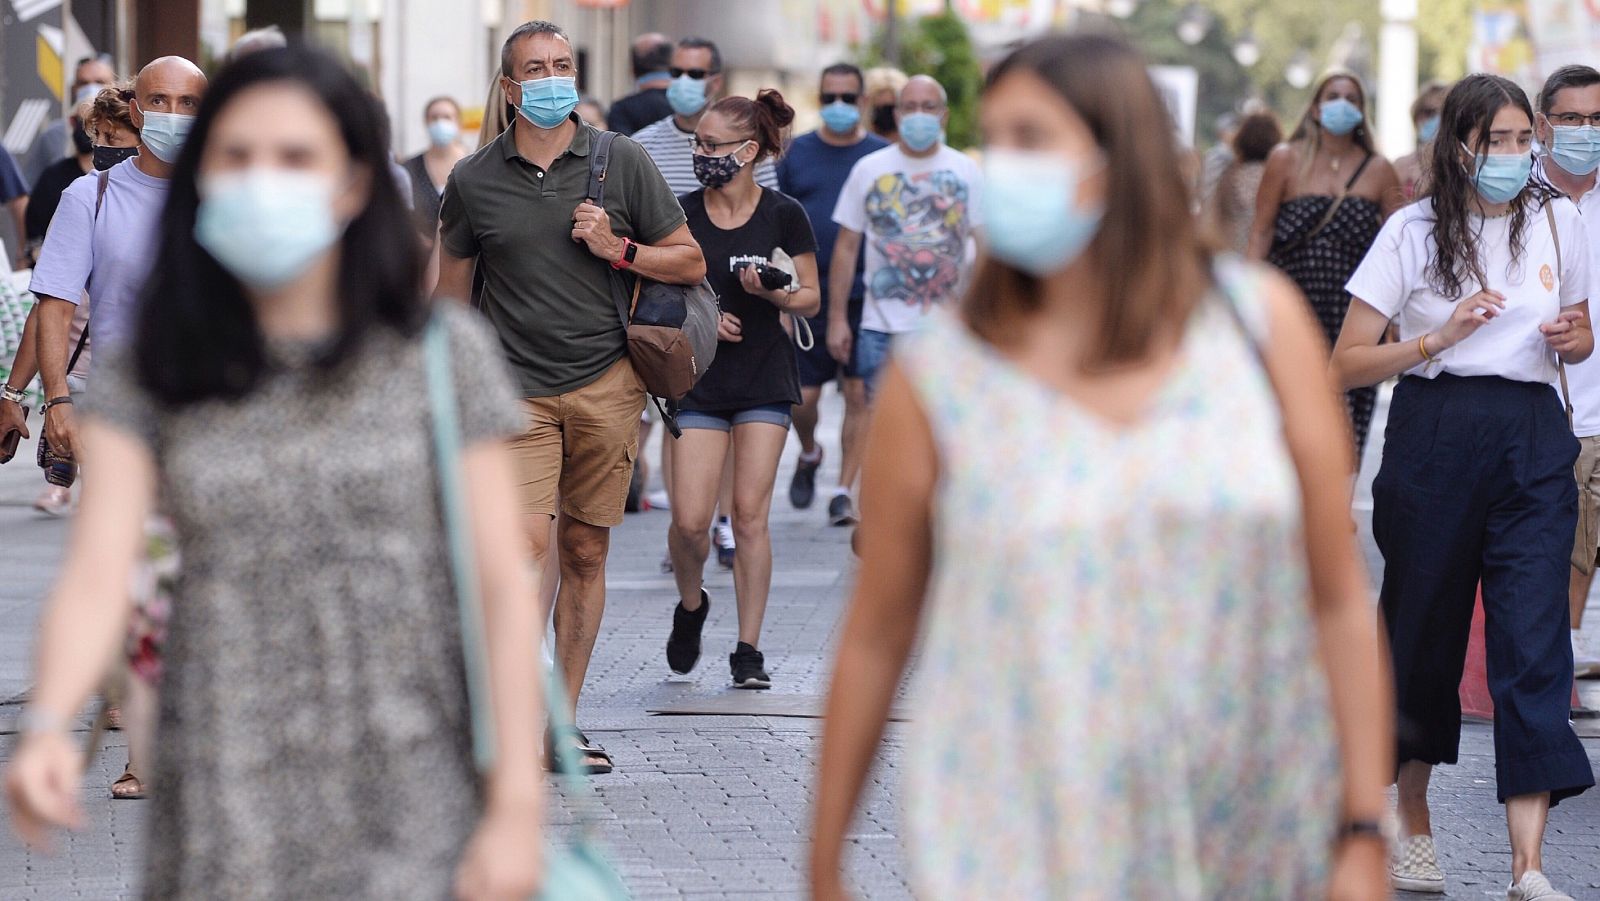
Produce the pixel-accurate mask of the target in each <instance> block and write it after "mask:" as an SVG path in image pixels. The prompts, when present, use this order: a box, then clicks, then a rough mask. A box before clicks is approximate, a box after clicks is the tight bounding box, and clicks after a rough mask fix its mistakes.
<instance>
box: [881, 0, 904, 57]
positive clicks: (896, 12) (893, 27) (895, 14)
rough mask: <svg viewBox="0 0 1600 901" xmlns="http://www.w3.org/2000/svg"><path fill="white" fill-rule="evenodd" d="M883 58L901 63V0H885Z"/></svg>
mask: <svg viewBox="0 0 1600 901" xmlns="http://www.w3.org/2000/svg"><path fill="white" fill-rule="evenodd" d="M883 60H884V62H886V63H888V64H889V65H891V66H898V65H900V0H884V13H883Z"/></svg>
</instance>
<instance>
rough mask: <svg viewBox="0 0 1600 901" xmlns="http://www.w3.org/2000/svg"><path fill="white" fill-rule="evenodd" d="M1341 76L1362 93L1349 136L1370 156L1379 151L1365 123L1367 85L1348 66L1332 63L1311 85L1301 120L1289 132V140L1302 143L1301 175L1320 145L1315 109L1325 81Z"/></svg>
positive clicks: (1308, 170) (1366, 119) (1318, 122)
mask: <svg viewBox="0 0 1600 901" xmlns="http://www.w3.org/2000/svg"><path fill="white" fill-rule="evenodd" d="M1340 78H1343V79H1346V80H1347V81H1349V82H1351V83H1352V84H1354V85H1355V86H1356V94H1358V95H1360V97H1361V103H1360V104H1359V106H1360V107H1361V116H1362V118H1361V124H1360V125H1357V126H1356V130H1355V131H1353V132H1351V133H1350V138H1351V140H1353V141H1355V142H1356V146H1357V147H1360V148H1361V149H1362V150H1365V151H1366V152H1368V153H1370V154H1372V155H1373V156H1377V155H1378V145H1377V144H1376V143H1374V142H1373V140H1372V129H1370V128H1368V127H1367V125H1368V117H1369V116H1371V115H1372V113H1371V111H1370V110H1368V109H1367V105H1368V104H1367V85H1366V83H1365V82H1363V81H1362V80H1361V76H1359V75H1357V74H1356V73H1354V72H1352V71H1350V70H1349V69H1341V68H1337V67H1335V68H1332V69H1329V70H1328V71H1326V72H1324V73H1322V77H1321V78H1319V79H1317V84H1316V86H1315V87H1313V88H1312V89H1311V99H1310V100H1309V101H1307V103H1306V111H1305V112H1303V113H1301V114H1300V124H1299V125H1297V126H1295V129H1294V134H1292V135H1290V136H1289V141H1290V143H1295V144H1300V145H1301V149H1300V173H1299V175H1300V178H1302V179H1303V178H1305V177H1306V176H1307V175H1308V174H1310V172H1311V166H1312V164H1313V163H1314V162H1315V161H1316V157H1317V151H1318V150H1320V149H1321V148H1322V135H1323V130H1322V120H1321V119H1320V118H1318V110H1319V109H1320V108H1321V106H1322V103H1321V102H1320V101H1319V98H1320V97H1322V91H1323V89H1324V88H1326V87H1327V86H1328V82H1330V81H1335V80H1337V79H1340Z"/></svg>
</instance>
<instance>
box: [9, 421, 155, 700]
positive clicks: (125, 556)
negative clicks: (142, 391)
mask: <svg viewBox="0 0 1600 901" xmlns="http://www.w3.org/2000/svg"><path fill="white" fill-rule="evenodd" d="M83 439H84V441H83V443H84V449H85V451H86V454H85V455H86V456H87V457H88V458H89V461H90V465H92V466H93V467H94V468H95V469H97V470H99V471H100V472H102V473H116V477H115V478H89V479H85V480H84V483H83V499H82V501H81V504H82V509H81V510H79V511H78V515H77V516H75V517H73V520H72V538H71V541H70V542H69V544H68V547H67V557H66V560H65V561H64V562H63V563H62V566H61V575H60V577H59V578H58V579H57V581H56V586H55V590H54V591H52V592H51V593H50V598H49V600H48V601H47V602H46V605H45V614H44V621H43V622H42V623H41V624H40V628H39V662H38V665H37V671H38V687H37V688H36V689H35V692H34V701H33V702H34V703H35V704H37V705H38V706H39V707H40V708H41V709H43V710H46V711H49V712H50V713H52V714H56V715H60V716H71V715H73V714H75V713H77V712H78V710H79V709H81V708H82V707H83V705H84V702H85V701H87V700H88V698H89V694H90V692H91V691H93V690H94V688H95V685H96V684H97V683H98V681H99V679H100V676H101V674H102V673H103V672H104V671H105V668H106V665H107V664H108V663H109V662H110V661H111V659H112V657H111V655H112V654H113V653H114V652H115V651H116V648H117V644H118V641H119V639H120V638H121V637H122V630H123V623H124V622H125V620H126V619H127V613H128V584H129V581H130V579H131V578H132V574H133V567H134V563H135V562H136V560H137V559H138V554H139V544H140V539H141V536H142V535H143V534H144V532H143V529H144V519H145V516H146V514H147V513H148V512H149V511H150V508H151V503H152V499H153V498H154V496H155V483H156V470H155V458H154V457H153V456H152V455H151V453H150V449H149V448H148V447H147V446H145V445H144V444H143V443H141V442H140V441H139V440H138V439H137V438H135V437H134V436H133V435H131V434H129V433H127V432H125V431H123V430H121V429H119V428H116V427H114V426H110V425H107V424H105V423H104V422H101V421H100V420H97V419H95V418H93V417H90V418H89V420H88V421H87V422H85V423H84V427H83Z"/></svg>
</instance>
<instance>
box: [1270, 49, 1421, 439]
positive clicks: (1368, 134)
mask: <svg viewBox="0 0 1600 901" xmlns="http://www.w3.org/2000/svg"><path fill="white" fill-rule="evenodd" d="M1366 109H1367V89H1366V87H1365V86H1364V85H1363V84H1362V83H1361V79H1360V78H1358V77H1356V74H1355V73H1354V72H1350V71H1348V70H1344V69H1334V70H1332V71H1330V72H1328V73H1326V74H1324V75H1323V76H1322V78H1321V79H1320V80H1319V81H1318V82H1317V84H1316V86H1315V87H1314V88H1313V89H1312V92H1311V103H1310V105H1308V106H1307V107H1306V111H1305V113H1304V114H1303V115H1301V117H1300V124H1299V126H1298V127H1296V128H1295V132H1294V134H1293V135H1291V136H1290V137H1289V141H1288V143H1286V144H1282V145H1280V146H1279V147H1278V148H1277V149H1276V150H1274V151H1272V155H1271V156H1269V157H1268V158H1267V170H1266V172H1265V173H1264V174H1263V175H1262V178H1261V190H1260V191H1259V192H1258V193H1257V195H1256V215H1255V223H1254V224H1253V225H1252V226H1251V231H1250V246H1249V250H1248V255H1249V256H1250V258H1251V259H1256V260H1262V259H1264V260H1267V261H1268V262H1270V263H1272V265H1274V266H1277V267H1278V268H1279V269H1281V270H1283V272H1284V274H1285V275H1287V276H1289V278H1291V279H1293V280H1294V283H1295V284H1296V285H1298V286H1299V287H1300V290H1301V292H1303V293H1304V294H1305V296H1306V299H1307V300H1309V301H1310V302H1311V309H1312V310H1313V311H1315V313H1316V314H1317V319H1318V320H1319V321H1320V322H1321V323H1322V334H1323V337H1324V339H1325V342H1326V346H1327V347H1329V348H1331V347H1332V346H1333V342H1334V340H1335V339H1337V338H1338V337H1339V328H1340V327H1341V326H1342V325H1344V314H1345V310H1347V309H1349V308H1350V295H1349V294H1347V293H1345V290H1344V283H1345V281H1346V280H1348V279H1349V278H1350V273H1352V272H1354V271H1355V270H1356V266H1357V265H1359V264H1360V263H1361V258H1362V257H1364V256H1366V255H1367V250H1368V248H1370V247H1371V246H1372V241H1373V239H1374V238H1376V237H1377V235H1378V228H1379V227H1380V226H1382V225H1383V221H1384V219H1386V218H1387V217H1388V216H1389V214H1390V213H1392V212H1393V211H1394V210H1395V209H1397V208H1398V207H1399V206H1400V204H1401V203H1402V202H1403V201H1402V200H1401V196H1400V183H1399V180H1398V179H1397V178H1396V176H1395V174H1394V167H1393V166H1391V165H1389V161H1388V160H1386V159H1384V158H1383V157H1382V156H1380V155H1379V154H1378V149H1377V146H1376V145H1375V144H1373V142H1372V130H1371V129H1370V128H1368V126H1367V115H1366ZM1345 400H1346V403H1347V405H1348V407H1349V414H1350V425H1351V427H1352V429H1353V430H1354V432H1355V449H1356V456H1355V459H1356V461H1357V462H1358V463H1359V461H1360V459H1361V450H1362V448H1364V447H1365V446H1366V443H1367V427H1368V425H1369V424H1371V422H1372V409H1373V406H1374V405H1375V404H1376V402H1377V390H1376V389H1374V388H1361V389H1358V390H1355V391H1351V392H1349V394H1348V395H1346V398H1345Z"/></svg>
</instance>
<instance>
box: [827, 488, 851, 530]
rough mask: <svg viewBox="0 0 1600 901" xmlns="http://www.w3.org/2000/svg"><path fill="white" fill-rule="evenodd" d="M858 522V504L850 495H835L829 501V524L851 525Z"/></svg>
mask: <svg viewBox="0 0 1600 901" xmlns="http://www.w3.org/2000/svg"><path fill="white" fill-rule="evenodd" d="M855 523H856V506H855V504H853V503H851V502H850V495H848V494H839V495H835V496H834V498H833V500H831V501H828V525H830V526H850V525H855Z"/></svg>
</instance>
